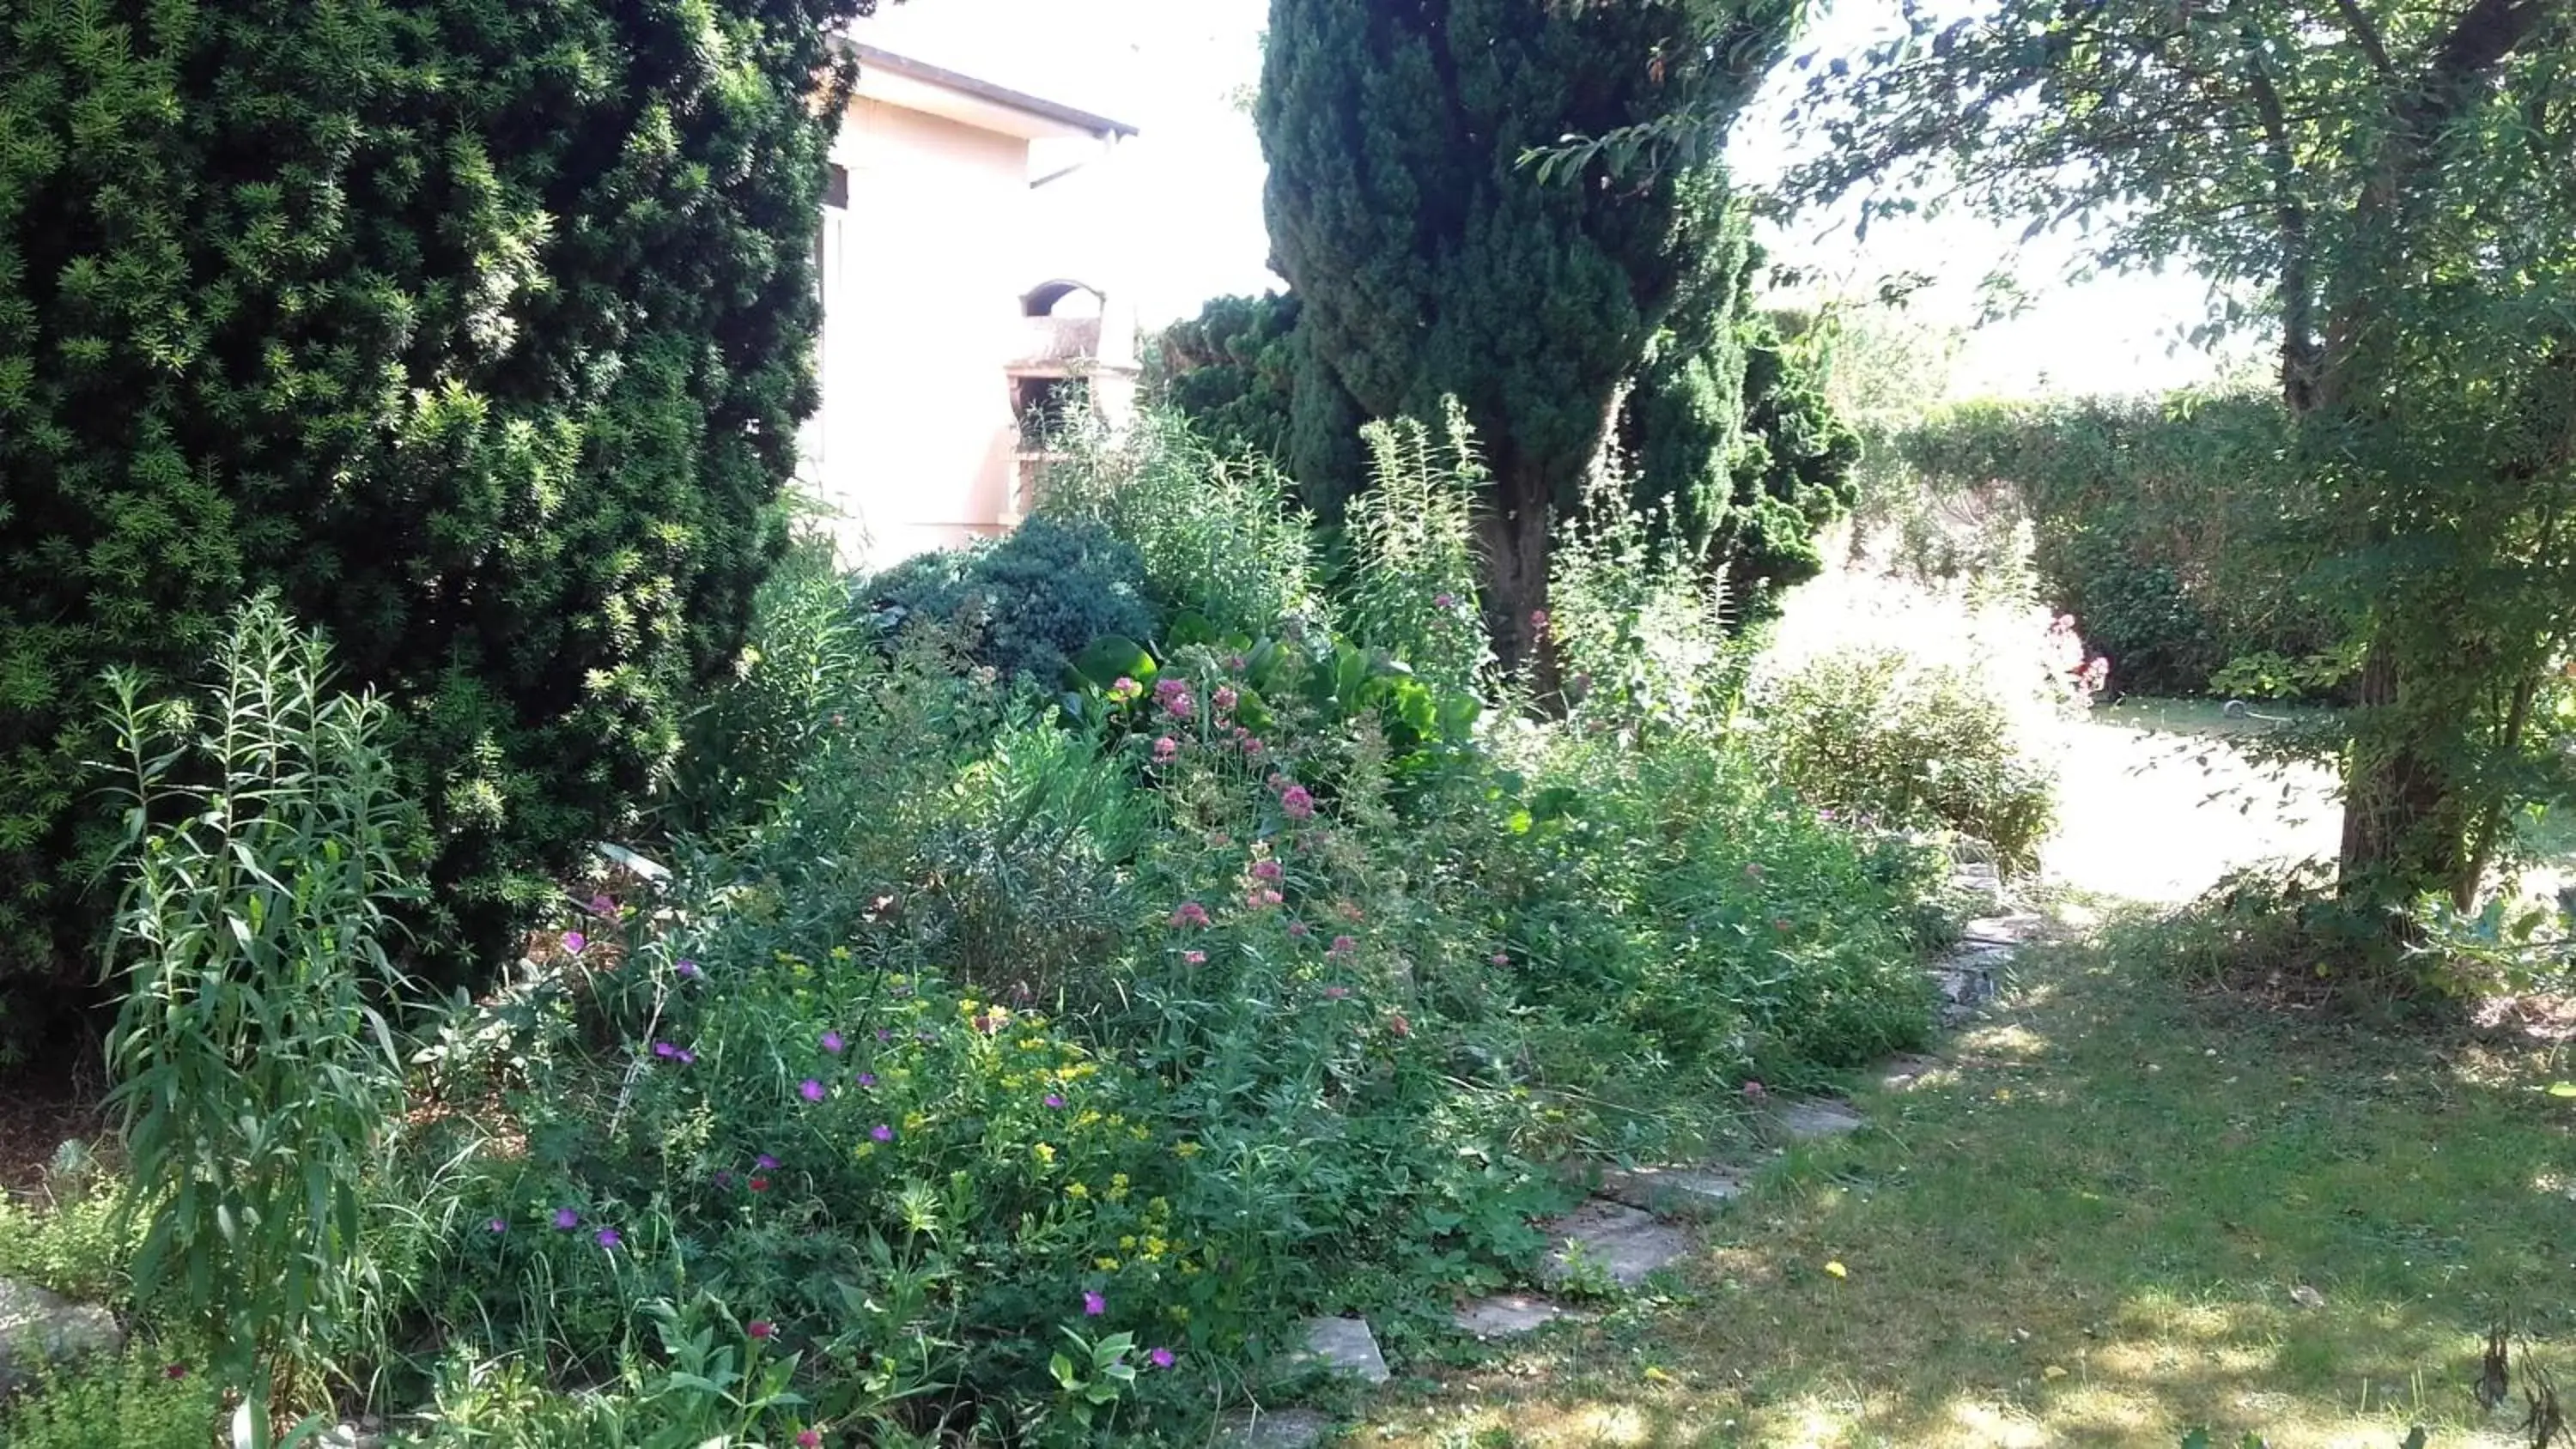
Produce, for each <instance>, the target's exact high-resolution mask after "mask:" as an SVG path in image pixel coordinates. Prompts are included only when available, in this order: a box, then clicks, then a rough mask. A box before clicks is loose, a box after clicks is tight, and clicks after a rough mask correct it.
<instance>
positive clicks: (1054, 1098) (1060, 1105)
mask: <svg viewBox="0 0 2576 1449" xmlns="http://www.w3.org/2000/svg"><path fill="white" fill-rule="evenodd" d="M1046 1104H1047V1105H1048V1106H1049V1107H1053V1108H1055V1109H1056V1110H1058V1111H1062V1110H1063V1109H1064V1097H1063V1095H1062V1094H1061V1093H1057V1092H1049V1093H1047V1094H1046Z"/></svg>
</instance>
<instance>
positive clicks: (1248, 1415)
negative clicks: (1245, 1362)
mask: <svg viewBox="0 0 2576 1449" xmlns="http://www.w3.org/2000/svg"><path fill="white" fill-rule="evenodd" d="M1331 1432H1333V1421H1332V1420H1331V1419H1329V1418H1327V1417H1325V1416H1324V1415H1322V1414H1320V1413H1317V1412H1316V1411H1315V1410H1313V1409H1272V1410H1267V1411H1262V1410H1246V1411H1244V1412H1242V1413H1236V1414H1228V1415H1227V1416H1226V1420H1225V1428H1224V1431H1223V1432H1222V1433H1221V1434H1219V1435H1218V1438H1217V1442H1219V1443H1221V1444H1224V1445H1226V1446H1227V1449H1313V1446H1315V1445H1317V1444H1320V1443H1322V1442H1323V1441H1324V1436H1325V1435H1327V1434H1329V1433H1331Z"/></svg>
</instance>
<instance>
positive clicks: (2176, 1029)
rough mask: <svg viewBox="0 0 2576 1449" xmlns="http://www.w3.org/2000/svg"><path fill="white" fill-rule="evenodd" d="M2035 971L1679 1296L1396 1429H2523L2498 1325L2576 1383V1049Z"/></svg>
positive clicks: (1710, 1254)
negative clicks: (2481, 1383) (2483, 1391)
mask: <svg viewBox="0 0 2576 1449" xmlns="http://www.w3.org/2000/svg"><path fill="white" fill-rule="evenodd" d="M2021 974H2022V980H2021V981H2020V982H2018V983H2017V984H2016V985H2015V986H2014V987H2013V989H2012V990H2011V991H2009V992H2008V994H2007V996H2006V997H2005V999H2004V1001H2003V1002H2002V1003H2001V1004H2000V1006H1999V1007H1998V1009H1997V1010H1996V1012H1995V1013H1994V1014H1993V1015H1992V1016H1990V1017H1989V1018H1988V1019H1987V1020H1985V1021H1984V1022H1982V1023H1980V1024H1979V1025H1978V1026H1977V1027H1976V1028H1974V1029H1972V1030H1971V1031H1969V1032H1967V1033H1966V1034H1964V1035H1963V1036H1961V1037H1959V1038H1957V1039H1956V1040H1954V1041H1953V1042H1951V1043H1950V1049H1949V1055H1950V1056H1951V1058H1952V1059H1953V1063H1954V1065H1953V1066H1952V1068H1951V1069H1949V1070H1946V1071H1942V1072H1938V1073H1935V1074H1934V1075H1932V1076H1931V1077H1929V1078H1927V1079H1925V1080H1923V1081H1921V1082H1920V1083H1918V1084H1917V1085H1915V1086H1914V1087H1913V1088H1912V1089H1911V1090H1908V1091H1903V1092H1895V1093H1882V1094H1876V1095H1872V1096H1869V1097H1868V1098H1866V1108H1867V1112H1868V1115H1869V1117H1870V1118H1871V1123H1872V1127H1871V1130H1869V1131H1867V1132H1864V1133H1862V1134H1860V1135H1858V1136H1856V1137H1854V1138H1851V1139H1848V1140H1845V1141H1842V1142H1837V1143H1829V1144H1822V1145H1819V1146H1816V1147H1812V1148H1808V1149H1804V1150H1801V1151H1799V1152H1798V1153H1796V1154H1795V1155H1793V1156H1792V1157H1791V1158H1790V1159H1788V1160H1786V1161H1784V1162H1782V1163H1780V1164H1779V1165H1778V1167H1777V1168H1776V1169H1775V1170H1774V1171H1772V1172H1770V1173H1768V1174H1766V1176H1765V1177H1764V1179H1763V1180H1762V1182H1761V1184H1760V1185H1759V1186H1758V1187H1757V1189H1756V1191H1755V1192H1754V1193H1753V1194H1751V1195H1750V1196H1748V1197H1747V1198H1746V1199H1744V1200H1742V1201H1741V1202H1739V1203H1737V1204H1736V1205H1735V1207H1734V1209H1733V1210H1732V1211H1731V1212H1730V1213H1729V1214H1728V1216H1726V1217H1725V1218H1723V1219H1721V1220H1719V1221H1718V1222H1716V1223H1715V1224H1714V1225H1713V1226H1712V1228H1711V1231H1710V1240H1709V1247H1708V1249H1707V1251H1706V1252H1705V1253H1704V1254H1702V1255H1700V1256H1699V1257H1698V1258H1696V1259H1695V1260H1693V1261H1692V1262H1691V1263H1690V1265H1689V1266H1688V1267H1687V1269H1686V1270H1685V1271H1683V1272H1681V1273H1680V1274H1678V1275H1677V1276H1676V1278H1675V1279H1674V1280H1672V1281H1671V1282H1669V1283H1668V1284H1667V1285H1666V1293H1665V1295H1664V1297H1663V1298H1662V1299H1661V1300H1659V1301H1656V1300H1649V1301H1639V1302H1634V1303H1631V1304H1629V1305H1625V1306H1623V1307H1621V1308H1619V1309H1617V1310H1615V1311H1613V1312H1611V1313H1609V1314H1608V1315H1607V1316H1605V1317H1604V1318H1603V1319H1601V1320H1600V1321H1598V1322H1596V1323H1593V1324H1588V1325H1583V1326H1579V1327H1574V1328H1569V1329H1564V1330H1560V1331H1559V1332H1558V1333H1557V1335H1556V1336H1555V1337H1553V1338H1552V1339H1550V1340H1547V1341H1545V1342H1542V1343H1540V1344H1537V1345H1533V1346H1531V1347H1529V1348H1526V1349H1517V1350H1513V1351H1510V1352H1509V1353H1508V1354H1507V1355H1506V1356H1505V1357H1502V1358H1500V1359H1498V1360H1494V1361H1490V1362H1488V1363H1486V1364H1484V1365H1481V1366H1474V1367H1468V1368H1464V1369H1461V1370H1457V1371H1454V1372H1452V1373H1450V1374H1448V1375H1446V1382H1444V1383H1441V1384H1439V1385H1438V1386H1437V1387H1432V1386H1430V1384H1429V1383H1428V1382H1425V1383H1423V1384H1422V1385H1421V1386H1420V1388H1419V1391H1418V1393H1417V1396H1415V1397H1414V1398H1412V1399H1410V1400H1409V1401H1405V1402H1402V1403H1399V1404H1395V1405H1392V1406H1390V1407H1389V1408H1388V1409H1387V1410H1386V1411H1384V1412H1382V1413H1381V1414H1379V1415H1378V1416H1377V1418H1376V1419H1374V1420H1372V1421H1371V1422H1370V1424H1369V1428H1370V1429H1371V1430H1374V1431H1377V1432H1371V1433H1367V1434H1364V1435H1363V1437H1365V1438H1368V1439H1372V1440H1375V1439H1378V1438H1379V1437H1380V1435H1381V1434H1383V1435H1385V1436H1386V1437H1385V1440H1384V1441H1385V1442H1392V1443H1399V1444H1403V1443H1412V1444H1438V1445H1473V1446H1493V1449H1504V1446H1514V1445H1576V1444H1585V1445H1588V1444H1617V1445H1729V1444H1763V1445H1771V1444H1786V1445H1797V1444H1817V1445H1876V1444H1885V1445H1905V1446H1913V1445H1926V1446H1931V1445H2054V1444H2139V1445H2151V1446H2152V1445H2173V1444H2175V1443H2177V1442H2178V1441H2179V1440H2180V1438H2181V1436H2182V1434H2183V1433H2184V1431H2185V1430H2187V1429H2189V1428H2190V1427H2192V1426H2194V1425H2200V1424H2207V1425H2210V1426H2212V1427H2213V1428H2214V1429H2217V1430H2221V1431H2225V1433H2226V1434H2227V1435H2229V1436H2232V1435H2234V1434H2239V1433H2242V1432H2244V1431H2246V1430H2257V1431H2260V1432H2262V1433H2263V1434H2265V1435H2266V1436H2268V1437H2269V1438H2270V1440H2271V1442H2272V1444H2273V1445H2274V1446H2276V1449H2289V1446H2297V1445H2327V1444H2333V1445H2379V1446H2391V1445H2395V1444H2396V1443H2397V1442H2398V1440H2399V1439H2400V1438H2401V1437H2403V1435H2404V1434H2405V1432H2406V1429H2407V1428H2408V1426H2409V1425H2411V1424H2415V1423H2423V1424H2426V1425H2428V1426H2430V1427H2431V1428H2432V1429H2433V1430H2434V1434H2435V1442H2437V1443H2453V1444H2458V1443H2490V1442H2491V1443H2496V1444H2513V1443H2519V1442H2521V1441H2520V1440H2519V1439H2518V1438H2516V1437H2512V1436H2510V1435H2509V1434H2508V1432H2507V1431H2509V1430H2510V1428H2511V1420H2512V1418H2513V1417H2514V1415H2515V1414H2516V1413H2518V1412H2519V1410H2518V1408H2516V1409H2514V1410H2509V1411H2507V1412H2505V1413H2502V1414H2499V1415H2496V1416H2493V1417H2490V1416H2489V1415H2487V1414H2486V1413H2485V1412H2484V1411H2483V1410H2482V1409H2481V1408H2480V1407H2479V1406H2478V1404H2477V1402H2476V1401H2475V1399H2474V1398H2473V1396H2472V1393H2471V1387H2472V1385H2473V1384H2474V1383H2475V1382H2476V1380H2477V1377H2478V1372H2479V1366H2480V1352H2481V1348H2482V1346H2483V1340H2484V1335H2485V1334H2486V1332H2487V1329H2488V1327H2489V1326H2490V1324H2491V1323H2493V1322H2495V1321H2496V1320H2497V1319H2499V1318H2509V1319H2510V1320H2511V1321H2512V1322H2514V1323H2515V1324H2517V1325H2518V1326H2519V1328H2520V1329H2521V1330H2522V1332H2524V1333H2525V1334H2526V1335H2528V1336H2529V1338H2531V1339H2532V1340H2533V1341H2535V1342H2536V1343H2537V1344H2538V1345H2539V1348H2538V1360H2539V1362H2541V1363H2543V1364H2545V1365H2549V1366H2551V1367H2552V1368H2553V1369H2554V1370H2555V1371H2557V1372H2558V1373H2559V1374H2560V1376H2561V1377H2562V1378H2565V1377H2576V1372H2571V1369H2570V1366H2569V1365H2570V1354H2569V1352H2568V1350H2567V1349H2566V1348H2565V1347H2562V1345H2567V1344H2570V1343H2576V1311H2571V1310H2576V1301H2571V1296H2570V1294H2569V1293H2568V1291H2567V1290H2568V1287H2569V1284H2570V1278H2569V1274H2570V1269H2571V1264H2570V1261H2569V1259H2570V1257H2571V1254H2576V1200H2571V1193H2576V1150H2571V1148H2576V1143H2571V1140H2570V1138H2571V1131H2570V1128H2571V1124H2576V1101H2569V1100H2565V1099H2561V1098H2557V1097H2553V1096H2551V1095H2550V1094H2549V1093H2548V1091H2547V1090H2546V1088H2547V1085H2548V1083H2549V1082H2550V1080H2552V1077H2553V1075H2554V1076H2557V1077H2564V1076H2567V1075H2569V1074H2570V1073H2569V1072H2568V1070H2567V1068H2566V1064H2565V1061H2564V1049H2563V1047H2553V1046H2550V1045H2547V1044H2544V1043H2533V1042H2527V1041H2520V1040H2511V1039H2481V1038H2479V1037H2476V1036H2473V1035H2470V1034H2468V1033H2467V1032H2465V1031H2464V1030H2450V1029H2445V1030H2440V1031H2434V1030H2422V1031H2412V1032H2407V1031H2393V1032H2392V1031H2374V1030H2369V1029H2365V1028H2362V1027H2359V1026H2356V1025H2353V1024H2351V1023H2348V1022H2342V1021H2337V1020H2332V1019H2328V1018H2325V1017H2324V1016H2322V1015H2321V1014H2317V1013H2300V1012H2290V1011H2284V1010H2279V1009H2275V1008H2272V1007H2269V1006H2265V1005H2260V1004H2254V1003H2249V1002H2245V1001H2242V1000H2237V999H2232V998H2221V997H2212V996H2195V995H2193V994H2191V993H2189V992H2187V991H2185V990H2184V989H2182V988H2181V987H2179V986H2177V985H2176V984H2174V983H2173V982H2171V981H2170V980H2167V979H2165V978H2163V977H2162V976H2160V975H2159V974H2157V972H2156V970H2155V969H2154V967H2153V965H2152V963H2151V962H2150V961H2149V960H2147V959H2145V958H2144V957H2142V956H2140V955H2135V954H2130V953H2117V954H2115V953H2114V952H2112V951H2110V950H2106V949H2103V948H2098V947H2060V948H2054V949H2041V950H2037V951H2035V952H2033V953H2031V954H2030V955H2029V956H2027V957H2026V958H2025V961H2024V964H2023V966H2022V968H2021ZM1437 1377H1441V1375H1439V1374H1437V1373H1433V1374H1426V1375H1424V1376H1423V1378H1424V1379H1425V1380H1428V1379H1431V1378H1437ZM2490 1436H2492V1437H2490ZM2223 1442H2229V1443H2232V1442H2233V1438H2232V1437H2228V1438H2226V1439H2224V1440H2223Z"/></svg>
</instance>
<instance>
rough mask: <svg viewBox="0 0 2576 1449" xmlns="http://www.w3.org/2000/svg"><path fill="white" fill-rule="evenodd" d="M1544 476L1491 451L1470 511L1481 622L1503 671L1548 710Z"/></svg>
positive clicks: (1550, 646)
mask: <svg viewBox="0 0 2576 1449" xmlns="http://www.w3.org/2000/svg"><path fill="white" fill-rule="evenodd" d="M1552 492H1553V490H1552V489H1551V488H1550V487H1549V486H1548V480H1547V479H1546V478H1544V477H1540V476H1537V475H1536V470H1534V469H1532V468H1531V467H1530V465H1529V464H1528V463H1527V462H1525V461H1522V460H1519V459H1512V458H1504V457H1499V456H1498V457H1496V458H1495V459H1494V486H1493V487H1492V488H1491V489H1490V490H1488V491H1487V493H1486V495H1485V500H1484V504H1483V506H1482V507H1481V508H1479V509H1478V511H1477V515H1476V535H1477V539H1476V541H1477V544H1478V545H1479V547H1480V548H1481V549H1482V550H1483V553H1484V556H1485V625H1486V628H1487V630H1488V631H1489V632H1491V633H1492V635H1493V639H1494V655H1495V658H1496V659H1497V660H1498V661H1499V662H1500V663H1501V664H1502V667H1503V671H1504V673H1505V674H1507V675H1513V676H1518V677H1520V678H1522V679H1524V680H1525V681H1526V682H1527V683H1528V685H1529V690H1530V696H1531V698H1532V700H1533V701H1534V702H1535V703H1536V704H1537V705H1538V706H1539V708H1541V709H1543V710H1546V711H1547V712H1549V713H1551V714H1553V713H1556V712H1558V711H1559V710H1561V709H1562V708H1563V701H1562V700H1561V699H1560V698H1559V695H1558V691H1557V674H1556V649H1555V645H1554V643H1553V642H1552V636H1551V634H1550V632H1549V629H1548V625H1547V571H1548V562H1549V555H1550V550H1549V546H1548V509H1547V502H1548V499H1549V497H1550V496H1551V494H1552Z"/></svg>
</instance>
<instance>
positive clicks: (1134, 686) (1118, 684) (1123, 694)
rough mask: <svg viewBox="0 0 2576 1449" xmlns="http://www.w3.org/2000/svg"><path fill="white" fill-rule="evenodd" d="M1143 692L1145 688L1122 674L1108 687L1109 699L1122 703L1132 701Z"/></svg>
mask: <svg viewBox="0 0 2576 1449" xmlns="http://www.w3.org/2000/svg"><path fill="white" fill-rule="evenodd" d="M1144 692H1145V687H1144V686H1143V685H1140V684H1138V683H1137V682H1136V681H1134V680H1132V679H1129V678H1128V677H1127V676H1126V675H1124V674H1122V675H1119V676H1118V678H1117V679H1116V680H1115V681H1113V682H1112V683H1111V684H1110V686H1109V697H1110V698H1111V699H1115V700H1119V701H1122V702H1123V701H1126V700H1130V699H1134V698H1135V697H1136V696H1138V695H1140V694H1143V693H1144Z"/></svg>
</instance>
